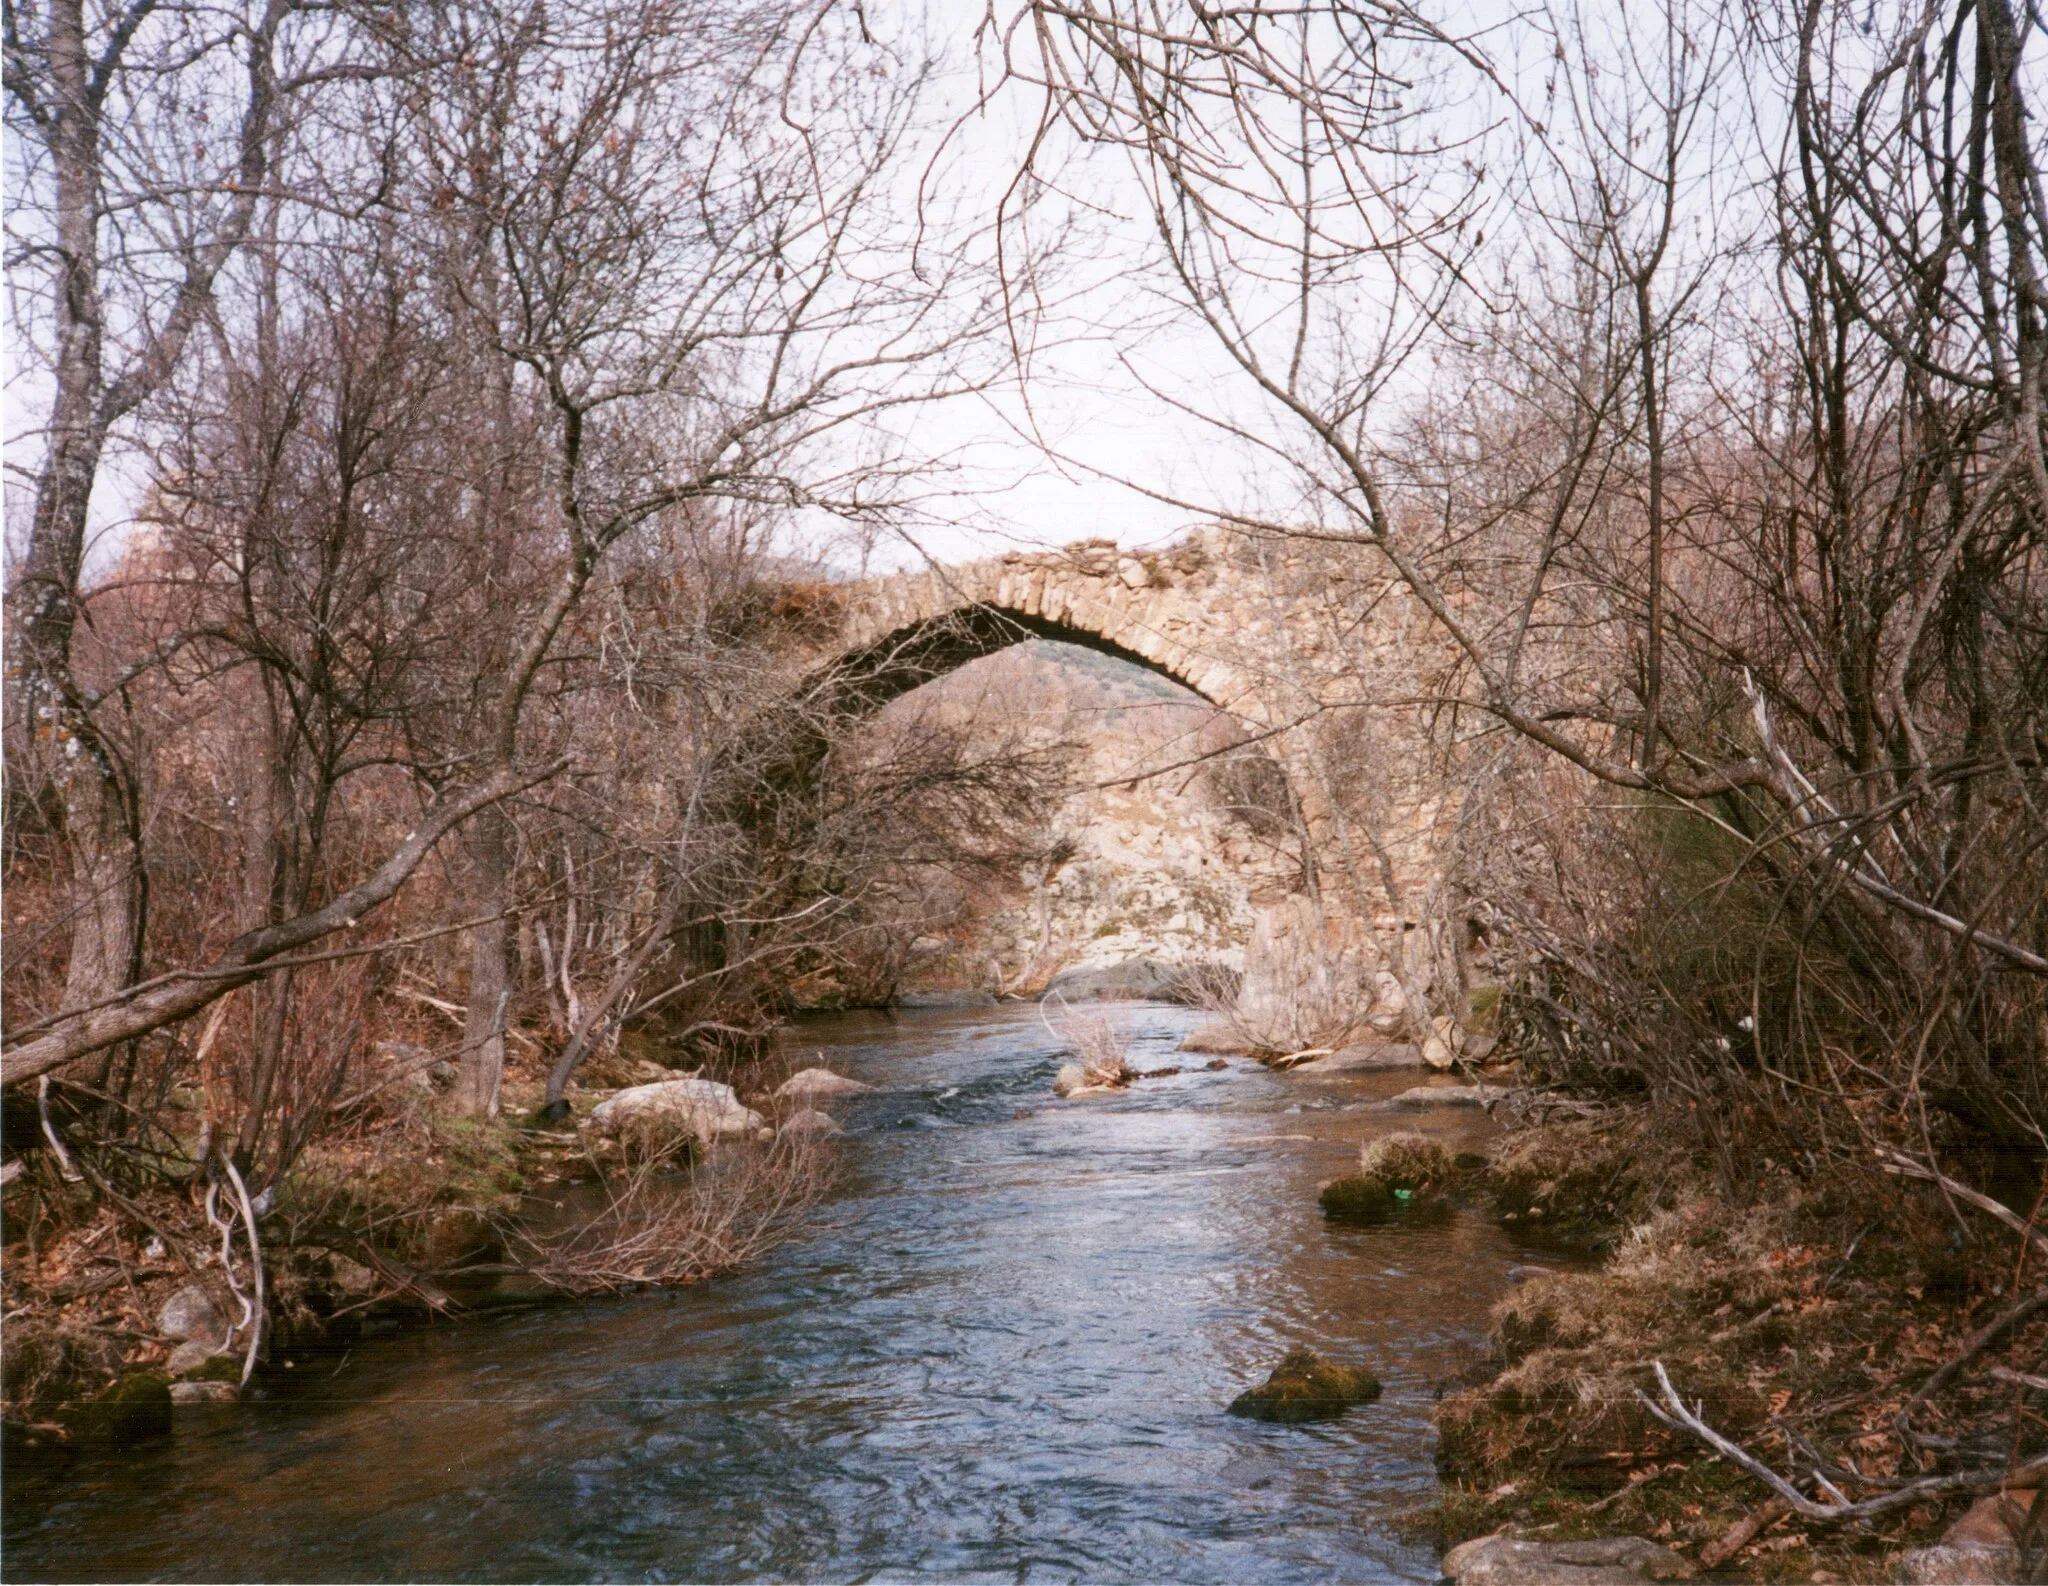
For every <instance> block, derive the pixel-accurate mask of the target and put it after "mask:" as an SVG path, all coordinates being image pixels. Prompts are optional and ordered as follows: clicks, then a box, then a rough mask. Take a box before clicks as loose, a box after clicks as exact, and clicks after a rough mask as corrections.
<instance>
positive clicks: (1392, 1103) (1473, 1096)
mask: <svg viewBox="0 0 2048 1586" xmlns="http://www.w3.org/2000/svg"><path fill="white" fill-rule="evenodd" d="M1507 1095H1508V1089H1507V1087H1506V1086H1505V1085H1416V1086H1414V1087H1412V1088H1411V1089H1408V1090H1404V1091H1402V1092H1401V1094H1400V1095H1398V1096H1391V1097H1389V1098H1388V1099H1387V1100H1385V1101H1382V1102H1376V1103H1374V1104H1373V1105H1374V1110H1376V1111H1386V1112H1415V1111H1420V1110H1421V1109H1423V1108H1426V1107H1490V1106H1492V1105H1493V1104H1494V1103H1495V1102H1497V1101H1502V1100H1505V1099H1506V1097H1507Z"/></svg>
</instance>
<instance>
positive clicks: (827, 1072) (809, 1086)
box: [775, 1068, 874, 1102]
mask: <svg viewBox="0 0 2048 1586" xmlns="http://www.w3.org/2000/svg"><path fill="white" fill-rule="evenodd" d="M873 1089H874V1086H872V1085H863V1084H862V1083H861V1082H860V1081H859V1080H857V1079H848V1078H847V1077H846V1076H845V1075H844V1074H835V1073H833V1072H832V1070H831V1069H829V1068H807V1069H804V1070H803V1071H801V1072H800V1073H796V1074H792V1075H790V1076H789V1078H787V1079H785V1080H784V1081H783V1082H782V1084H781V1085H780V1086H779V1087H777V1089H776V1092H775V1095H776V1098H777V1099H778V1100H781V1101H806V1102H809V1101H816V1100H818V1098H820V1097H821V1096H865V1095H866V1094H867V1093H868V1092H869V1091H871V1090H873Z"/></svg>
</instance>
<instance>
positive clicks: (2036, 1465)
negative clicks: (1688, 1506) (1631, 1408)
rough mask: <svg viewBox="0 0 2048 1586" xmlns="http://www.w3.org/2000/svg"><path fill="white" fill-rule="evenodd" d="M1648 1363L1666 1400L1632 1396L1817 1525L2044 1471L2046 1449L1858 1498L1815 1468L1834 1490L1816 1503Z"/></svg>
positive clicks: (1659, 1364)
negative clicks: (1704, 1416) (2002, 1465)
mask: <svg viewBox="0 0 2048 1586" xmlns="http://www.w3.org/2000/svg"><path fill="white" fill-rule="evenodd" d="M1650 1369H1651V1370H1652V1371H1653V1372H1655V1373H1656V1377H1657V1389H1658V1392H1659V1394H1660V1395H1661V1396H1662V1398H1663V1401H1664V1402H1663V1403H1662V1404H1661V1405H1660V1404H1659V1403H1658V1402H1657V1401H1656V1400H1655V1399H1652V1398H1651V1397H1650V1396H1649V1395H1648V1394H1647V1393H1644V1392H1642V1391H1641V1390H1640V1389H1638V1390H1637V1392H1636V1397H1637V1398H1638V1399H1640V1400H1641V1401H1642V1403H1643V1407H1644V1408H1645V1409H1646V1410H1648V1411H1649V1412H1650V1414H1651V1415H1653V1416H1655V1417H1656V1418H1657V1419H1658V1420H1659V1421H1662V1422H1663V1423H1664V1424H1665V1425H1666V1426H1668V1427H1671V1428H1673V1429H1674V1430H1676V1431H1681V1432H1688V1433H1690V1434H1691V1435H1692V1436H1694V1437H1696V1438H1698V1439H1699V1440H1700V1441H1701V1442H1702V1443H1705V1444H1706V1445H1707V1447H1709V1448H1711V1449H1712V1450H1714V1452H1715V1453H1717V1454H1719V1455H1721V1456H1722V1458H1724V1459H1727V1460H1729V1461H1731V1462H1732V1463H1734V1464H1736V1465H1739V1466H1740V1467H1741V1468H1742V1469H1744V1470H1746V1471H1748V1472H1749V1473H1750V1475H1752V1476H1754V1477H1756V1479H1757V1480H1758V1481H1760V1482H1762V1483H1763V1484H1764V1485H1765V1486H1767V1487H1769V1488H1770V1489H1771V1491H1773V1492H1774V1493H1776V1494H1777V1495H1778V1497H1779V1498H1780V1499H1782V1500H1783V1501H1784V1504H1785V1506H1786V1508H1788V1509H1789V1510H1791V1511H1792V1513H1794V1514H1796V1515H1798V1516H1799V1517H1800V1518H1801V1519H1802V1520H1806V1521H1808V1522H1810V1523H1812V1524H1815V1525H1841V1524H1843V1523H1844V1522H1846V1521H1850V1520H1868V1519H1871V1518H1872V1517H1874V1516H1876V1515H1880V1514H1888V1513H1890V1512H1891V1511H1892V1510H1894V1509H1903V1508H1905V1507H1906V1506H1908V1505H1909V1504H1913V1503H1917V1502H1919V1501H1920V1500H1921V1499H1923V1498H1939V1497H1945V1496H1947V1495H1948V1494H1950V1493H1957V1492H1998V1491H2001V1490H2003V1489H2004V1488H2005V1487H2007V1486H2009V1485H2012V1484H2014V1483H2016V1482H2018V1481H2019V1480H2020V1479H2021V1478H2023V1477H2026V1476H2031V1475H2038V1474H2039V1473H2041V1472H2042V1471H2048V1455H2042V1456H2040V1457H2038V1458H2035V1459H2030V1460H2028V1461H2027V1462H2026V1463H2025V1464H2023V1465H2019V1466H2016V1467H2014V1468H2012V1469H2009V1470H1966V1471H1958V1472H1956V1473H1955V1474H1954V1475H1949V1476H1929V1477H1927V1478H1926V1479H1924V1480H1921V1481H1915V1482H1908V1483H1907V1484H1906V1485H1905V1486H1903V1487H1899V1488H1897V1489H1895V1490H1894V1491H1891V1492H1887V1493H1883V1494H1880V1495H1879V1496H1878V1497H1875V1498H1865V1499H1863V1500H1862V1501H1860V1502H1852V1501H1850V1499H1849V1498H1848V1497H1847V1496H1846V1495H1845V1494H1844V1493H1843V1492H1842V1491H1841V1489H1840V1488H1838V1487H1836V1486H1835V1485H1834V1484H1833V1483H1832V1482H1830V1481H1829V1480H1828V1479H1827V1477H1825V1476H1823V1475H1821V1474H1820V1472H1818V1471H1815V1472H1814V1476H1813V1479H1814V1482H1815V1484H1816V1485H1817V1486H1819V1487H1820V1488H1821V1490H1822V1491H1824V1492H1827V1493H1830V1494H1832V1496H1833V1500H1834V1501H1832V1502H1829V1503H1819V1502H1816V1501H1815V1500H1814V1499H1812V1498H1809V1497H1807V1496H1806V1494H1805V1493H1803V1492H1801V1491H1800V1490H1799V1489H1798V1488H1797V1487H1795V1486H1793V1485H1792V1483H1791V1482H1789V1481H1787V1480H1786V1479H1785V1478H1784V1477H1783V1476H1780V1475H1779V1474H1778V1473H1777V1472H1776V1471H1775V1470H1773V1469H1771V1467H1770V1466H1768V1465H1766V1464H1765V1463H1764V1462H1763V1461H1762V1460H1760V1459H1758V1458H1757V1457H1756V1456H1755V1455H1754V1454H1752V1453H1750V1452H1749V1450H1748V1449H1746V1448H1744V1447H1743V1446H1742V1445H1741V1444H1740V1443H1737V1442H1734V1441H1733V1440H1732V1439H1729V1438H1726V1437H1723V1436H1722V1435H1721V1434H1720V1433H1719V1432H1717V1431H1715V1430H1714V1429H1713V1428H1712V1427H1711V1426H1709V1425H1707V1423H1706V1422H1705V1421H1703V1420H1701V1419H1700V1416H1699V1412H1698V1409H1697V1407H1695V1408H1694V1409H1690V1410H1689V1409H1687V1408H1686V1407H1685V1401H1684V1400H1683V1399H1681V1398H1680V1397H1679V1396H1678V1390H1677V1389H1676V1388H1674V1387H1673V1386H1672V1385H1671V1375H1670V1373H1669V1372H1667V1371H1666V1370H1665V1369H1664V1362H1663V1361H1661V1360H1656V1361H1652V1362H1651V1363H1650Z"/></svg>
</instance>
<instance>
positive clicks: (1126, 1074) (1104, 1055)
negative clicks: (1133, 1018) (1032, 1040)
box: [1039, 1001, 1137, 1088]
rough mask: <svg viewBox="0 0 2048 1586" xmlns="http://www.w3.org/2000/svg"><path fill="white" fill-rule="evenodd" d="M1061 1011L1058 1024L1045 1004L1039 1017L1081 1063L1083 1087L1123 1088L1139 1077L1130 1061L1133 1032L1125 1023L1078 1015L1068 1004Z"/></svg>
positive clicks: (1111, 1017) (1101, 1016)
mask: <svg viewBox="0 0 2048 1586" xmlns="http://www.w3.org/2000/svg"><path fill="white" fill-rule="evenodd" d="M1059 1008H1060V1017H1059V1021H1058V1023H1057V1024H1055V1023H1054V1021H1053V1020H1052V1019H1051V1018H1050V1017H1049V1016H1047V1014H1046V1012H1045V1008H1044V1005H1043V1004H1040V1007H1039V1018H1040V1020H1041V1021H1042V1022H1043V1023H1044V1025H1045V1027H1046V1029H1047V1030H1048V1031H1050V1032H1051V1034H1052V1035H1053V1037H1054V1038H1055V1039H1056V1040H1059V1041H1061V1042H1063V1043H1064V1044H1065V1045H1066V1048H1067V1050H1068V1051H1070V1052H1072V1053H1073V1055H1074V1057H1075V1059H1076V1060H1077V1061H1078V1062H1079V1064H1080V1066H1081V1076H1080V1080H1079V1083H1080V1084H1082V1085H1089V1086H1095V1085H1105V1086H1109V1087H1112V1088H1121V1087H1122V1086H1125V1085H1128V1084H1130V1082H1131V1081H1132V1080H1133V1079H1135V1078H1136V1077H1137V1071H1136V1070H1135V1069H1134V1068H1132V1066H1131V1062H1130V1050H1131V1031H1130V1026H1129V1024H1128V1023H1127V1022H1126V1021H1125V1020H1123V1019H1121V1018H1118V1017H1116V1016H1114V1015H1112V1014H1108V1013H1075V1012H1074V1011H1073V1010H1072V1009H1071V1008H1069V1007H1068V1006H1067V1004H1066V1003H1065V1002H1064V1001H1061V1002H1060V1003H1059ZM1061 1072H1062V1073H1063V1074H1064V1073H1066V1072H1067V1071H1066V1070H1064V1069H1063V1070H1062V1071H1061Z"/></svg>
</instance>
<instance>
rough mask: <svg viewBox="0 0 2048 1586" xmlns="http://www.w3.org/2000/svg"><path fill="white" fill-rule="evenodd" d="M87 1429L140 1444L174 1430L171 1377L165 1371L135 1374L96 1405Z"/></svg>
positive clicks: (87, 1418)
mask: <svg viewBox="0 0 2048 1586" xmlns="http://www.w3.org/2000/svg"><path fill="white" fill-rule="evenodd" d="M86 1426H87V1428H88V1430H90V1431H91V1432H92V1433H93V1434H94V1435H95V1436H98V1437H104V1438H107V1439H109V1440H110V1441H112V1442H116V1443H139V1442H142V1441H143V1440H145V1439H147V1438H152V1437H163V1436H166V1435H168V1434H169V1432H170V1430H171V1378H170V1374H169V1373H168V1372H163V1371H131V1372H129V1373H128V1374H127V1375H126V1376H124V1377H122V1378H121V1379H120V1381H118V1382H116V1383H115V1384H114V1385H113V1387H111V1388H109V1389H108V1390H107V1391H106V1392H105V1393H103V1394H101V1395H100V1396H99V1398H97V1399H95V1400H94V1401H93V1403H92V1407H91V1410H90V1413H89V1414H88V1415H87V1417H86Z"/></svg>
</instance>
